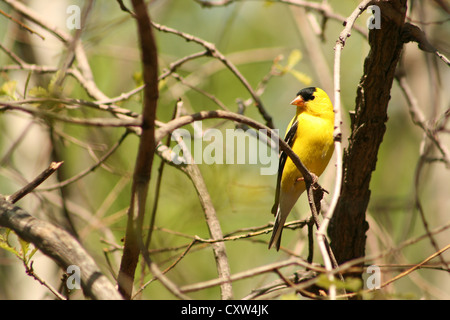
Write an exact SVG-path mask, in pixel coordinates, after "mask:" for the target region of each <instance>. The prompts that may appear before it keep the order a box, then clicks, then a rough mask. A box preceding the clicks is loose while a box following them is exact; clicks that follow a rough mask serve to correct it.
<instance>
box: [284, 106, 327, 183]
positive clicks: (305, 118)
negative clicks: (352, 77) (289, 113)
mask: <svg viewBox="0 0 450 320" xmlns="http://www.w3.org/2000/svg"><path fill="white" fill-rule="evenodd" d="M296 118H297V121H298V128H297V137H296V139H294V143H293V145H292V147H291V148H292V150H293V151H294V152H295V153H296V154H297V155H298V156H299V158H300V160H301V161H302V163H303V164H304V165H305V167H306V168H307V169H308V170H309V171H311V172H312V173H314V174H315V175H317V176H320V175H321V174H322V172H323V171H324V170H325V168H326V166H327V165H328V162H329V161H330V158H331V156H332V154H333V151H334V141H333V129H334V123H333V119H330V118H323V117H318V116H314V115H311V114H309V113H306V112H303V113H300V114H298V115H296V117H294V119H292V121H291V124H290V125H289V127H290V126H291V125H292V123H293V122H294V121H295V119H296ZM299 178H302V174H301V173H300V171H298V169H297V167H296V166H295V164H294V163H293V162H292V160H291V159H290V158H289V157H288V158H287V159H286V163H285V166H284V169H283V176H282V179H281V181H282V182H281V188H282V190H283V191H285V192H289V191H293V190H292V188H294V189H296V190H297V192H299V191H304V190H305V183H304V182H303V181H298V179H299Z"/></svg>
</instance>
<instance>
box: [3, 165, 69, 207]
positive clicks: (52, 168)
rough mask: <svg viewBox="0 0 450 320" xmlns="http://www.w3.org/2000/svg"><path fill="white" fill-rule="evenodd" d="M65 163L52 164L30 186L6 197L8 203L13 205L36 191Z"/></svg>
mask: <svg viewBox="0 0 450 320" xmlns="http://www.w3.org/2000/svg"><path fill="white" fill-rule="evenodd" d="M63 162H64V161H60V162H52V163H51V164H50V166H49V167H48V168H47V169H45V170H44V171H43V172H42V173H41V174H39V175H38V176H37V177H36V178H35V179H34V180H33V181H31V182H30V183H29V184H27V185H26V186H24V187H23V188H22V189H20V190H18V191H17V192H15V193H14V194H12V195H10V196H8V197H6V201H10V202H11V203H16V202H17V201H19V200H20V199H22V198H23V197H24V196H26V195H27V194H29V193H30V192H32V191H33V190H34V189H36V188H37V187H38V186H39V185H40V184H41V183H42V182H44V181H45V180H47V178H48V177H50V176H51V175H52V174H53V172H55V171H56V170H58V168H59V167H60V166H61V165H62V164H63Z"/></svg>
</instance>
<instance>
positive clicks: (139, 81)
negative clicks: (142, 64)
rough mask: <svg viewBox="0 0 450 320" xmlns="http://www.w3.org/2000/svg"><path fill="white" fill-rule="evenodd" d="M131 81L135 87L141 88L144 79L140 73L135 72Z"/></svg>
mask: <svg viewBox="0 0 450 320" xmlns="http://www.w3.org/2000/svg"><path fill="white" fill-rule="evenodd" d="M133 80H134V83H135V84H136V86H138V87H139V86H142V85H143V84H144V78H143V77H142V72H140V71H136V72H135V73H133Z"/></svg>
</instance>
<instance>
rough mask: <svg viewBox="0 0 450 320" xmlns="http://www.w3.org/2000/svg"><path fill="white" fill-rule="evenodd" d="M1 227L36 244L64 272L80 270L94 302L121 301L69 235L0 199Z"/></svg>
mask: <svg viewBox="0 0 450 320" xmlns="http://www.w3.org/2000/svg"><path fill="white" fill-rule="evenodd" d="M0 226H2V227H6V228H9V229H12V230H14V232H15V233H16V234H17V235H18V236H19V237H21V238H22V239H23V240H25V241H28V242H31V243H33V244H34V245H35V246H36V247H37V248H39V250H41V251H42V252H43V253H44V254H45V255H47V256H49V257H50V258H52V259H53V260H54V261H55V262H56V263H57V264H58V265H59V266H60V267H61V268H62V269H63V270H67V267H69V266H70V265H76V266H78V267H79V268H80V270H81V273H80V276H81V279H80V280H81V286H82V288H83V291H84V294H85V295H86V296H87V297H89V298H91V299H105V300H112V299H115V300H117V299H121V296H120V294H119V292H118V291H117V290H116V289H115V288H114V286H113V284H112V283H111V282H110V281H109V280H108V279H107V278H106V277H105V276H104V275H103V274H102V273H101V271H100V269H99V268H98V266H97V265H96V264H95V262H94V260H93V259H92V258H91V256H90V255H89V253H87V252H86V250H85V249H84V248H83V247H82V246H81V245H80V243H79V242H78V241H76V240H75V239H74V238H73V237H72V236H71V235H70V234H69V233H68V232H66V231H64V230H63V229H61V228H58V227H56V226H54V225H52V224H51V223H49V222H46V221H42V220H39V219H36V218H34V217H32V216H30V215H29V214H28V213H27V212H25V211H24V210H23V209H21V208H19V207H16V206H14V205H13V204H11V203H10V202H8V201H6V199H5V198H4V197H3V196H0Z"/></svg>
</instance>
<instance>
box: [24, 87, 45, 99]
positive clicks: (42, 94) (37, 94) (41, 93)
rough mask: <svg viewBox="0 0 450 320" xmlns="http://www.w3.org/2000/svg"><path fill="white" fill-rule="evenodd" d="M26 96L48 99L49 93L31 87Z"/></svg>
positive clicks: (43, 89)
mask: <svg viewBox="0 0 450 320" xmlns="http://www.w3.org/2000/svg"><path fill="white" fill-rule="evenodd" d="M28 95H29V96H32V97H35V98H48V97H50V93H49V92H48V90H47V89H45V88H42V87H33V88H31V89H30V90H28Z"/></svg>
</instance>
